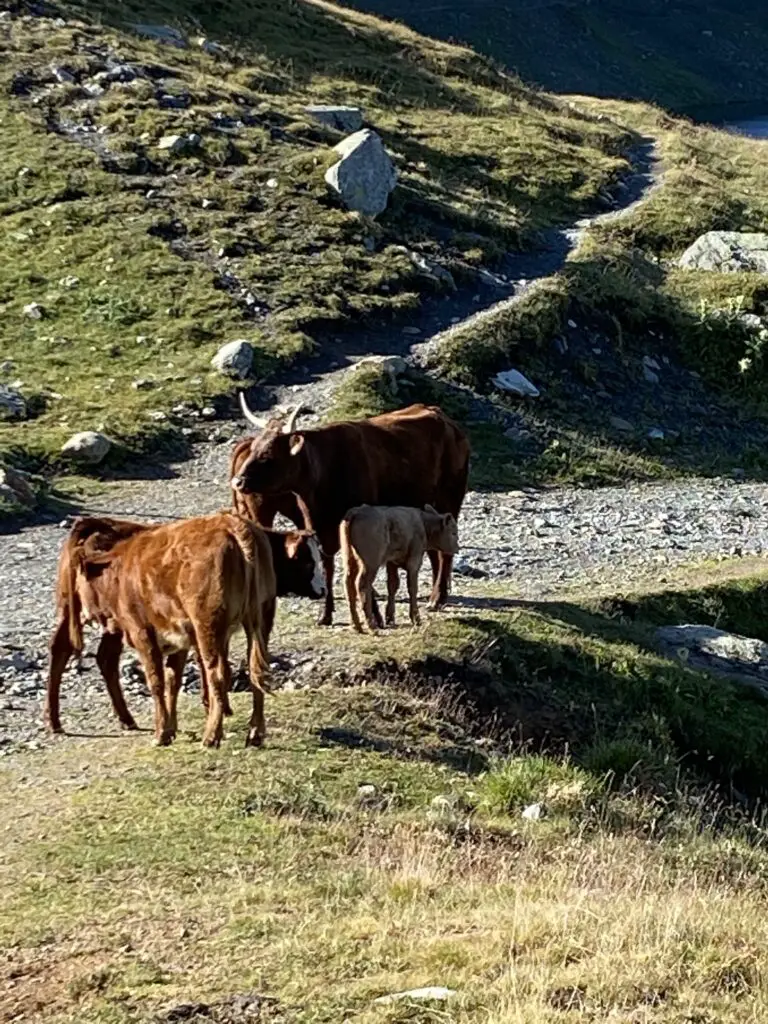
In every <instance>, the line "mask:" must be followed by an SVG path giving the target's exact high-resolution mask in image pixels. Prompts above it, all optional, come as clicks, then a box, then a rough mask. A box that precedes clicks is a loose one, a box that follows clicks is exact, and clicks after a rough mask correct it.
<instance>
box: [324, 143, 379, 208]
mask: <svg viewBox="0 0 768 1024" xmlns="http://www.w3.org/2000/svg"><path fill="white" fill-rule="evenodd" d="M335 150H336V152H337V153H338V154H339V156H340V157H341V159H340V160H339V161H338V163H335V164H334V165H333V166H332V167H330V168H329V169H328V171H327V172H326V174H325V180H326V182H327V183H328V185H330V187H331V188H332V189H333V190H334V191H335V192H336V193H337V194H338V195H339V196H340V197H341V200H342V202H343V203H344V205H345V206H346V207H347V209H348V210H354V211H355V212H357V213H362V214H365V215H366V216H368V217H376V216H378V215H379V214H380V213H383V212H384V210H386V208H387V204H388V202H389V196H390V193H391V192H392V191H393V189H394V187H395V185H396V184H397V172H396V170H395V166H394V164H393V163H392V160H391V159H390V157H389V154H388V153H387V151H386V149H385V148H384V143H383V142H382V141H381V138H380V137H379V136H378V135H377V134H376V132H372V131H370V130H369V129H367V128H364V129H363V130H362V131H359V132H355V134H354V135H350V136H349V137H348V138H346V139H344V141H343V142H340V143H339V144H338V145H337V146H336V147H335Z"/></svg>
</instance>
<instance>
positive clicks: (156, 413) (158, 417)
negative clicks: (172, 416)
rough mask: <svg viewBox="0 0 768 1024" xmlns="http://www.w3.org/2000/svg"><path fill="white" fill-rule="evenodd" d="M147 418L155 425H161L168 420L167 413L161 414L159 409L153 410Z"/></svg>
mask: <svg viewBox="0 0 768 1024" xmlns="http://www.w3.org/2000/svg"><path fill="white" fill-rule="evenodd" d="M147 416H149V418H150V419H151V420H154V421H155V422H156V423H162V422H163V421H164V420H167V419H168V415H167V413H164V412H161V411H160V410H159V409H153V410H152V412H148V413H147Z"/></svg>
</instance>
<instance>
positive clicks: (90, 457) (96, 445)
mask: <svg viewBox="0 0 768 1024" xmlns="http://www.w3.org/2000/svg"><path fill="white" fill-rule="evenodd" d="M111 447H112V442H111V441H110V439H109V438H108V437H107V436H106V435H105V434H101V433H99V432H97V431H95V430H84V431H82V432H81V433H79V434H74V435H73V436H72V437H70V439H69V440H68V441H67V443H66V444H65V445H64V446H63V448H62V449H61V452H62V455H66V456H68V457H69V458H72V459H77V460H79V461H81V462H90V463H92V464H94V465H95V464H96V463H98V462H101V461H102V460H103V459H104V458H105V457H106V455H107V453H108V452H109V449H110V448H111Z"/></svg>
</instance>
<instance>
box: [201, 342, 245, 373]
mask: <svg viewBox="0 0 768 1024" xmlns="http://www.w3.org/2000/svg"><path fill="white" fill-rule="evenodd" d="M252 365H253V347H252V346H251V343H250V342H249V341H245V340H243V339H242V338H240V339H238V340H237V341H230V342H229V343H228V344H226V345H222V346H221V348H220V349H219V351H218V352H217V353H216V355H215V356H214V357H213V359H212V360H211V366H213V368H214V369H216V370H218V371H219V373H223V374H224V376H225V377H236V378H237V379H238V380H245V378H246V377H247V376H248V375H249V374H250V372H251V366H252Z"/></svg>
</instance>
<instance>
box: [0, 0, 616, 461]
mask: <svg viewBox="0 0 768 1024" xmlns="http://www.w3.org/2000/svg"><path fill="white" fill-rule="evenodd" d="M1 6H5V7H6V8H7V7H8V4H7V3H6V4H4V5H0V7H1ZM56 13H57V12H56V11H53V10H52V11H50V15H51V16H49V17H48V16H43V17H39V16H34V15H17V14H10V16H9V17H6V19H5V20H3V21H2V22H1V23H0V57H1V58H2V59H1V60H0V65H1V68H2V70H0V143H1V144H2V146H3V152H4V160H3V165H2V170H0V216H2V221H3V232H2V241H1V242H0V268H1V269H0V311H2V316H1V317H0V347H1V349H2V353H3V356H4V358H5V359H10V360H11V363H10V364H9V365H10V370H8V369H6V371H5V373H6V374H7V379H8V380H12V379H19V380H20V381H21V382H22V384H23V386H24V388H25V396H26V398H27V402H28V406H29V410H30V418H29V419H28V420H27V421H24V422H20V423H16V424H11V425H2V426H0V450H2V449H5V450H6V451H8V450H10V449H11V448H13V449H16V450H21V451H23V452H25V453H26V454H27V456H28V457H31V458H32V459H33V461H34V462H35V463H36V464H38V465H45V464H46V462H49V461H50V459H51V458H52V457H53V456H54V455H55V453H56V452H57V450H58V448H59V446H60V445H61V443H62V442H63V441H64V439H65V438H66V437H67V435H68V434H69V433H72V432H73V430H75V429H80V430H82V429H91V428H97V429H102V430H106V431H107V432H108V433H110V434H111V435H112V436H113V437H115V438H117V439H118V440H121V441H123V442H127V443H129V444H131V445H133V446H136V444H137V443H138V442H137V437H144V438H146V437H148V436H150V437H151V436H152V435H161V436H162V435H163V434H164V433H167V430H168V428H169V426H172V425H173V423H174V420H173V416H171V419H168V418H167V417H168V416H169V414H170V413H171V410H172V409H173V408H174V407H175V406H176V405H177V404H178V403H179V402H180V401H182V400H183V401H186V402H190V403H192V404H193V406H195V407H196V408H197V410H198V412H199V410H200V408H202V407H203V406H204V405H205V404H206V402H207V401H209V400H210V399H211V398H212V397H215V396H216V395H218V394H221V393H224V392H226V391H227V390H228V385H227V383H226V382H225V381H223V380H222V379H221V378H219V377H216V376H214V375H213V374H211V373H210V365H209V364H210V359H211V356H212V355H213V353H214V352H215V351H216V349H217V347H218V346H219V345H220V344H222V343H223V342H225V341H229V340H231V339H233V338H246V339H248V340H250V341H251V342H252V344H253V345H254V346H255V348H256V354H257V355H256V362H257V376H259V377H261V378H263V377H264V376H265V375H267V374H268V373H269V372H270V371H272V370H273V369H274V368H275V367H276V366H277V365H278V364H282V365H286V364H287V363H289V362H290V361H291V360H293V359H295V358H296V357H297V356H299V355H301V354H304V353H306V352H307V351H308V350H310V349H311V347H312V345H313V343H314V339H316V338H317V337H318V335H319V334H320V333H321V332H323V331H326V332H327V331H329V330H331V329H338V327H340V326H342V325H343V324H344V323H347V322H350V321H352V320H355V319H358V320H359V319H360V318H362V317H366V316H368V317H370V316H371V315H378V316H391V315H393V314H395V313H397V312H399V311H403V310H405V309H408V308H413V307H414V306H415V305H417V304H418V302H419V300H420V296H421V295H424V294H429V293H430V292H434V291H435V289H436V288H438V289H439V285H436V283H435V280H434V278H433V277H430V276H429V275H425V274H424V273H423V272H421V271H420V270H419V269H418V268H417V267H415V266H414V263H413V262H412V260H411V258H410V257H409V255H408V253H407V252H405V251H404V250H403V245H404V244H405V245H407V246H408V247H409V248H410V249H411V250H412V251H415V252H417V253H419V254H420V255H422V256H426V257H429V258H438V259H439V260H440V261H441V262H442V263H443V264H444V265H445V266H447V267H448V268H450V269H451V270H452V272H453V273H454V276H455V277H456V279H457V280H459V281H462V280H468V281H472V280H473V279H474V278H475V275H476V268H477V265H478V264H482V263H485V262H488V261H489V260H492V259H493V258H494V257H495V256H496V255H498V254H499V253H500V252H503V251H505V250H506V249H507V248H510V247H512V248H514V247H517V246H519V245H521V244H523V243H524V241H525V238H526V236H527V234H528V232H529V231H530V229H531V228H535V227H537V226H541V225H546V224H550V223H556V222H558V221H560V220H563V219H566V218H570V217H573V216H575V215H576V214H577V213H578V212H579V211H581V210H586V209H588V208H590V207H592V206H594V205H595V203H596V202H597V201H598V200H599V199H600V197H601V196H603V195H604V193H605V190H606V189H607V188H609V187H610V186H611V184H612V182H614V181H615V180H616V179H617V178H618V177H620V176H621V174H622V173H624V172H625V171H626V170H627V166H628V165H627V161H626V159H625V158H624V157H623V156H622V152H623V150H624V149H625V148H626V147H627V145H628V143H629V142H630V140H631V138H632V135H631V133H630V132H627V131H626V130H625V129H622V128H619V127H618V126H616V125H615V124H613V123H612V122H608V121H598V120H597V119H595V118H591V117H589V116H586V115H580V114H578V113H576V112H574V111H572V110H570V109H568V108H567V107H565V106H562V105H560V104H558V103H556V102H555V101H553V100H550V99H548V98H547V97H544V96H541V95H539V94H537V93H535V92H533V91H531V90H529V89H526V88H525V87H523V86H522V85H521V84H520V83H519V82H517V81H516V80H514V79H511V78H509V77H508V76H505V75H502V74H500V73H499V72H498V71H496V70H494V69H493V68H492V67H491V66H489V64H488V63H487V62H486V61H484V60H483V59H481V58H479V57H478V56H476V55H475V54H473V53H472V52H470V51H467V50H463V49H459V48H456V47H450V46H446V45H443V44H441V43H436V42H432V41H430V40H427V39H424V38H423V37H419V36H417V35H415V34H414V33H412V32H409V31H407V30H404V29H399V28H397V27H387V26H385V25H384V24H382V23H381V22H377V21H375V20H373V19H371V18H368V17H364V16H361V15H356V14H352V13H348V12H343V11H341V10H340V9H338V8H335V7H332V6H330V5H326V4H316V3H291V4H286V5H274V4H272V3H268V2H266V0H239V2H238V3H236V4H233V5H229V6H228V7H227V8H226V10H225V11H224V10H223V9H220V8H218V7H211V6H210V5H206V4H202V3H200V4H184V5H182V4H177V3H174V2H170V0H169V2H166V3H160V4H155V5H154V6H153V7H152V9H151V11H147V10H146V9H143V8H141V7H140V6H139V5H133V6H131V5H122V4H114V5H109V4H107V5H105V4H101V3H99V4H95V3H93V4H91V3H82V4H75V5H66V4H64V5H62V6H61V9H60V13H61V14H63V15H64V17H60V18H57V17H54V15H55V14H56ZM150 17H152V18H155V19H157V20H158V21H160V20H163V21H168V22H171V23H179V24H181V25H182V26H183V27H184V30H185V31H187V30H189V34H188V36H187V39H188V43H189V45H186V46H185V47H184V48H175V47H173V46H166V45H160V44H159V43H157V42H153V41H151V40H148V39H144V38H142V37H140V36H139V35H138V34H137V33H136V32H135V31H132V30H131V27H130V26H131V23H132V22H133V21H139V20H143V21H147V20H149V18H150ZM201 26H202V29H203V30H204V31H205V32H206V33H215V36H214V37H213V38H215V40H216V41H217V42H218V43H220V44H221V45H222V46H223V47H224V48H223V49H218V50H217V51H216V52H215V53H214V54H212V53H210V52H207V51H206V50H205V49H203V48H202V47H200V46H199V45H198V44H197V43H196V42H195V39H196V33H199V32H200V31H201ZM115 69H117V70H115ZM339 101H341V102H347V103H350V102H351V103H354V104H355V105H359V106H361V107H362V108H363V110H364V113H365V117H366V121H367V123H368V124H369V125H371V126H372V127H374V128H375V129H376V130H377V131H378V132H379V133H380V134H381V136H382V137H383V139H384V141H385V143H386V145H387V147H388V149H389V150H390V152H391V153H392V154H393V157H394V159H395V161H396V164H397V166H398V170H399V173H400V183H399V186H398V189H397V190H396V192H395V194H394V197H393V200H392V203H391V205H390V209H389V210H388V211H387V212H386V214H385V215H384V216H383V217H381V218H380V219H379V220H378V221H377V222H376V223H375V224H374V223H373V222H369V221H366V220H365V219H361V218H360V217H359V216H357V215H356V214H351V213H348V212H346V211H345V210H344V209H343V208H342V207H341V205H340V204H339V202H338V201H337V200H336V199H335V198H333V197H331V196H330V194H329V192H328V189H327V187H326V185H325V183H324V180H323V173H324V170H325V168H326V167H327V166H329V165H330V164H331V163H332V162H333V161H334V159H335V158H334V155H333V152H332V146H333V145H334V144H335V143H337V142H338V141H339V140H340V138H341V137H342V136H341V135H340V134H339V133H337V132H335V131H333V130H331V129H328V128H324V127H323V126H322V125H319V124H317V123H315V122H313V120H312V119H311V117H309V116H308V115H307V114H306V112H305V106H306V105H307V104H309V103H318V102H320V103H322V102H339ZM189 133H197V134H198V135H199V136H200V139H201V142H200V145H199V147H198V148H197V149H196V150H195V151H194V152H191V153H188V154H186V155H174V154H172V153H169V152H167V151H163V150H162V149H160V148H159V147H158V143H159V141H160V140H161V139H162V138H163V137H164V136H166V135H170V134H184V135H186V134H189ZM33 302H36V303H39V304H40V306H41V307H42V314H43V315H42V319H38V320H34V319H29V318H28V317H27V316H25V314H24V307H25V306H26V305H28V304H29V303H33ZM163 417H166V418H165V419H163Z"/></svg>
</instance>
